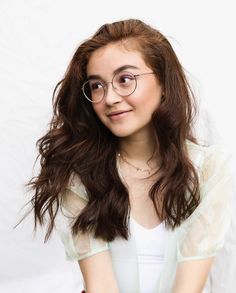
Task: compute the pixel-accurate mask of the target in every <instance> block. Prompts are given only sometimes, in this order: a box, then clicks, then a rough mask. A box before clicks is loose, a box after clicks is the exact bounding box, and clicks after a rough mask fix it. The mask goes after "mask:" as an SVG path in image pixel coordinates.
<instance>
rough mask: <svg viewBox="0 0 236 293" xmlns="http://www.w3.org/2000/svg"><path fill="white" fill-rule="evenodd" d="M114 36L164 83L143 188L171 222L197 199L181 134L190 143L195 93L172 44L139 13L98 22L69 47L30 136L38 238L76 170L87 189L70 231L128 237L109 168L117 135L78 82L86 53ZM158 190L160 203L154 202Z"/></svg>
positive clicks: (120, 190)
mask: <svg viewBox="0 0 236 293" xmlns="http://www.w3.org/2000/svg"><path fill="white" fill-rule="evenodd" d="M115 42H124V44H128V46H129V45H130V46H131V47H135V49H136V50H139V51H140V53H141V54H142V56H143V58H144V60H145V62H146V63H147V65H148V66H149V67H150V68H151V69H152V70H153V72H155V74H156V76H157V78H158V80H159V81H160V83H161V84H162V87H163V89H164V100H163V102H162V103H161V105H160V106H159V107H158V109H157V110H156V112H155V113H154V114H153V117H152V123H153V126H154V129H155V137H156V140H157V141H158V144H159V155H160V156H161V158H162V165H161V168H160V171H161V174H162V176H161V177H160V178H159V179H158V180H157V182H155V184H154V185H153V186H152V188H151V190H150V191H149V196H150V198H151V199H152V201H153V203H154V206H155V209H156V212H157V215H158V216H159V217H160V219H163V220H165V223H166V225H167V227H168V228H171V229H174V228H175V227H178V226H179V225H180V224H181V223H182V222H183V221H184V220H185V219H186V218H188V217H189V216H190V215H191V214H192V212H193V211H194V210H195V209H196V207H197V206H198V204H199V183H198V176H197V173H196V171H195V168H194V166H193V164H192V163H191V161H190V159H189V156H188V152H187V148H186V140H190V141H192V142H195V143H196V140H195V138H194V137H193V135H192V131H191V129H192V128H191V127H192V121H193V117H194V109H195V103H194V97H193V94H192V92H191V89H190V87H189V84H188V82H187V80H186V77H185V74H184V71H183V69H182V66H181V64H180V63H179V61H178V58H177V57H176V54H175V52H174V50H173V48H172V46H171V44H170V43H169V41H168V40H167V39H166V38H165V37H164V36H163V35H162V34H161V33H160V32H159V31H158V30H156V29H154V28H152V27H150V26H149V25H147V24H145V23H144V22H142V21H140V20H136V19H129V20H123V21H118V22H114V23H110V24H105V25H103V26H102V27H101V28H100V29H99V30H98V31H97V32H96V33H95V34H94V35H93V36H92V37H91V38H90V39H88V40H86V41H85V42H83V43H82V44H81V45H80V46H79V47H78V49H77V50H76V52H75V54H74V56H73V58H72V60H71V62H70V64H69V67H68V69H67V71H66V73H65V76H64V78H63V79H62V80H61V81H60V82H59V83H58V84H57V86H56V88H55V91H54V95H53V96H54V100H53V101H54V114H53V118H52V121H51V124H50V129H49V130H48V132H47V133H46V134H45V135H44V136H43V137H42V138H41V139H39V140H38V142H37V143H38V147H39V156H40V163H41V170H40V172H39V174H38V176H36V177H34V178H32V179H31V180H30V182H29V184H28V185H29V186H30V187H31V188H32V189H33V191H34V195H33V197H32V199H31V204H32V209H33V211H34V216H35V228H36V227H37V223H39V224H43V223H44V220H45V215H46V214H48V215H49V219H50V221H49V223H48V230H47V234H46V236H45V240H47V239H48V237H49V236H50V234H51V232H52V230H53V227H54V220H55V217H56V215H57V211H58V208H59V207H60V199H61V198H62V197H63V190H65V188H66V186H67V184H68V181H69V178H70V176H71V175H72V174H76V175H78V176H79V178H80V180H81V182H82V183H83V185H84V187H85V190H86V192H87V195H88V202H87V204H86V206H85V207H84V209H83V210H82V211H81V213H80V214H79V215H77V218H76V221H75V222H74V225H73V227H72V231H73V233H77V232H78V231H82V232H85V231H94V235H95V237H98V238H102V239H104V240H105V241H112V240H114V239H115V237H117V236H121V237H123V238H125V239H128V228H127V226H128V225H127V224H128V223H127V221H128V220H127V215H128V214H129V212H130V203H129V196H128V190H127V189H126V187H125V186H124V184H123V183H122V181H121V179H120V177H119V175H118V171H117V168H116V156H117V151H118V150H117V145H118V144H117V138H116V137H115V136H114V135H113V134H112V133H111V132H110V131H109V129H107V128H106V127H105V126H104V125H103V124H102V123H101V121H100V120H99V119H98V117H97V116H96V114H95V112H94V110H93V108H92V106H91V103H90V102H89V101H87V100H86V99H85V98H84V96H83V93H82V90H81V88H82V84H83V83H84V82H85V81H86V66H87V64H88V60H89V58H90V56H91V54H92V53H93V52H94V51H95V50H97V49H99V48H101V47H103V46H106V45H108V44H111V43H115ZM159 194H162V199H161V201H162V207H161V209H160V208H159V207H157V204H156V203H157V202H158V201H159V202H160V199H158V196H159ZM32 209H31V210H32Z"/></svg>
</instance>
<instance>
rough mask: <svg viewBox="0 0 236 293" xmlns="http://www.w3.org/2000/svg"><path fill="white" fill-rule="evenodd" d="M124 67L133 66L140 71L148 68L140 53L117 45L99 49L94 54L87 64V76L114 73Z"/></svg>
mask: <svg viewBox="0 0 236 293" xmlns="http://www.w3.org/2000/svg"><path fill="white" fill-rule="evenodd" d="M124 65H131V66H134V67H137V68H138V69H139V68H140V69H147V68H148V67H147V65H146V63H145V61H144V59H143V57H142V54H141V53H140V52H139V51H137V50H134V49H132V50H131V49H129V50H127V48H126V47H124V46H123V45H122V44H120V43H118V44H117V43H115V44H109V45H107V46H105V47H102V48H99V49H97V50H96V51H94V52H93V53H92V55H91V57H90V59H89V61H88V64H87V74H88V75H96V74H100V73H101V72H110V73H112V72H114V71H115V70H117V69H118V68H120V67H122V66H124Z"/></svg>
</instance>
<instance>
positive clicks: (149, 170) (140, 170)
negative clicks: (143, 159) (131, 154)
mask: <svg viewBox="0 0 236 293" xmlns="http://www.w3.org/2000/svg"><path fill="white" fill-rule="evenodd" d="M117 155H118V157H119V158H121V160H122V161H123V162H125V163H126V164H128V165H130V166H131V167H133V168H134V169H136V171H138V172H142V173H148V175H150V174H151V171H152V169H151V168H149V169H143V168H140V167H137V166H135V165H133V164H131V163H130V162H128V161H127V160H126V159H125V158H124V157H123V156H122V155H121V153H118V154H117ZM147 165H148V164H147Z"/></svg>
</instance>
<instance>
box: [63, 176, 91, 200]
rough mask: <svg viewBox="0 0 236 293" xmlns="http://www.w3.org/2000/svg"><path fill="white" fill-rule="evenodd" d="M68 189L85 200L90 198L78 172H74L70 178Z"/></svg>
mask: <svg viewBox="0 0 236 293" xmlns="http://www.w3.org/2000/svg"><path fill="white" fill-rule="evenodd" d="M66 190H68V191H72V192H73V193H74V194H76V195H77V196H79V197H80V198H83V199H84V200H87V199H88V195H87V192H86V189H85V186H84V184H83V183H82V181H81V179H80V177H79V175H78V174H76V173H75V172H73V173H72V174H71V176H70V178H69V180H68V184H67V186H66Z"/></svg>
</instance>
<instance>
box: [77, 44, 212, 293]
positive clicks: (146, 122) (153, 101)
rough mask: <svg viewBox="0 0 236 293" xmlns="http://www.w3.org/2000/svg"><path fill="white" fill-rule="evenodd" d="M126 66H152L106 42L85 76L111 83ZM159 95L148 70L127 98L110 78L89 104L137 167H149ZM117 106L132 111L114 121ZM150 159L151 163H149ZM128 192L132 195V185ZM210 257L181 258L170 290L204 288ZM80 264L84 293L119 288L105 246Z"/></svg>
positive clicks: (140, 69) (190, 292)
mask: <svg viewBox="0 0 236 293" xmlns="http://www.w3.org/2000/svg"><path fill="white" fill-rule="evenodd" d="M104 64H105V66H104ZM124 65H132V66H135V67H137V68H136V69H134V68H127V69H126V71H129V72H131V73H133V74H140V73H145V72H151V71H152V70H151V69H150V68H149V67H148V66H147V65H146V63H145V62H144V59H143V58H142V56H141V54H140V53H139V52H138V51H134V50H127V49H125V48H124V47H123V46H122V45H121V44H120V43H118V44H110V45H107V46H105V47H103V48H100V49H98V50H96V51H95V52H94V53H93V54H92V56H91V58H90V60H89V63H88V66H87V75H88V76H90V75H99V76H100V78H101V80H102V81H104V82H110V81H111V80H112V78H113V75H114V71H115V70H117V69H118V68H120V67H121V66H124ZM163 94H164V93H163V89H162V86H161V84H160V83H159V81H158V80H157V78H156V76H155V75H154V74H149V75H144V76H141V77H138V78H137V89H136V91H135V92H134V93H133V94H131V95H130V96H127V97H121V96H119V95H118V94H117V93H116V92H115V91H114V90H113V88H112V85H111V83H108V89H107V94H106V97H105V98H104V99H103V100H102V101H101V102H100V103H98V104H93V109H94V111H95V112H96V114H97V116H98V117H99V119H100V120H101V121H102V123H103V124H104V125H105V126H106V127H107V128H109V129H110V131H111V132H112V133H113V134H114V135H115V136H117V137H119V143H120V151H121V152H122V153H123V154H125V156H126V158H128V160H129V162H131V163H132V164H133V165H135V166H139V167H140V168H146V167H147V165H146V162H147V160H148V159H149V158H150V157H151V155H152V153H153V149H154V147H155V141H154V138H153V131H152V126H151V123H150V122H151V116H152V114H153V112H154V111H155V110H156V109H157V108H158V106H159V105H160V103H161V97H162V95H163ZM120 110H122V111H130V112H128V113H127V115H124V117H122V118H121V119H118V120H112V119H110V117H108V114H109V113H111V112H113V111H120ZM150 164H151V165H152V164H155V163H153V162H150ZM154 167H155V166H154ZM123 172H124V173H125V174H132V172H133V173H134V172H135V171H134V169H132V167H131V166H128V165H126V166H124V169H123ZM135 175H137V174H134V176H135ZM131 185H132V184H131ZM130 193H131V194H132V191H131V190H130ZM135 194H136V193H135ZM147 194H148V192H147ZM145 196H146V195H145ZM131 198H132V197H131ZM131 204H132V205H133V206H135V205H136V206H137V202H136V203H135V198H132V201H131ZM131 210H132V206H131ZM142 210H143V209H142ZM134 211H135V209H134ZM139 215H141V213H137V215H136V218H137V220H138V221H139V222H142V219H145V217H144V216H143V215H141V217H140V219H138V216H139ZM149 216H150V214H149ZM150 217H151V216H150ZM157 222H158V219H155V218H154V217H153V218H152V219H150V218H149V219H147V217H146V222H145V224H146V226H151V225H153V223H155V225H156V224H157ZM212 262H213V258H208V259H204V260H200V261H199V260H192V261H188V262H184V263H180V264H179V265H178V267H177V273H176V278H175V282H174V287H173V293H200V292H202V289H203V287H204V284H205V282H206V279H207V276H208V273H209V270H210V267H211V264H212ZM79 265H80V268H81V272H82V274H83V277H84V281H85V284H86V292H87V293H118V292H119V289H118V285H117V282H116V279H115V275H114V272H113V269H112V261H111V256H110V253H109V251H105V252H101V253H98V254H96V255H93V256H90V257H88V258H86V259H84V260H81V261H79Z"/></svg>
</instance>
